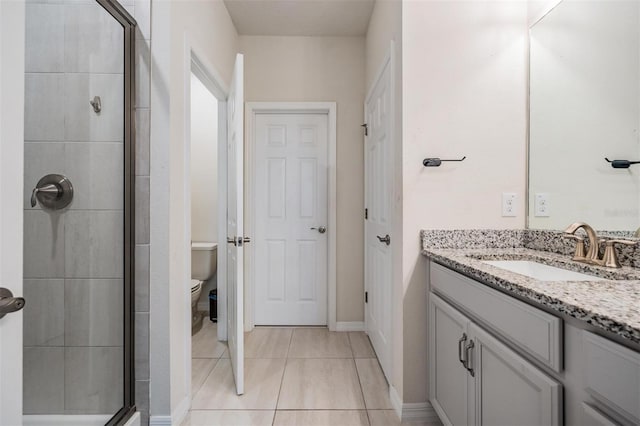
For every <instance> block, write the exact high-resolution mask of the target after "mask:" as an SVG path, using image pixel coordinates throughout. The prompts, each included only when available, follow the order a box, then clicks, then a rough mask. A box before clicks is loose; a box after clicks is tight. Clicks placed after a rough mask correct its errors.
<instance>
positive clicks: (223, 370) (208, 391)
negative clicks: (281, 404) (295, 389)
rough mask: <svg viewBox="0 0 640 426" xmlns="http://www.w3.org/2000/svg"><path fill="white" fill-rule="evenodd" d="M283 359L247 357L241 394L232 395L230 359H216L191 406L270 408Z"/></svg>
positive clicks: (233, 385) (277, 388) (272, 405)
mask: <svg viewBox="0 0 640 426" xmlns="http://www.w3.org/2000/svg"><path fill="white" fill-rule="evenodd" d="M284 365H285V360H284V359H247V360H245V363H244V373H245V375H244V389H245V393H244V395H240V396H238V395H236V385H235V382H234V379H233V372H232V371H231V361H230V360H228V359H220V360H219V361H218V363H217V364H216V366H215V367H214V368H213V370H212V371H211V374H209V377H207V379H206V380H205V382H204V384H203V385H202V387H201V388H200V390H199V391H198V393H196V395H195V397H194V398H193V402H192V404H191V407H192V408H193V409H231V410H273V409H275V408H276V403H277V401H278V391H279V389H280V383H281V381H282V374H283V371H284Z"/></svg>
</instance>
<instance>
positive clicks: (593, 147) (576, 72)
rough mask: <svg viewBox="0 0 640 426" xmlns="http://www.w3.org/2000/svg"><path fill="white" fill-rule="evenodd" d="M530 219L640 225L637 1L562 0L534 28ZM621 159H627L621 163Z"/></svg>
mask: <svg viewBox="0 0 640 426" xmlns="http://www.w3.org/2000/svg"><path fill="white" fill-rule="evenodd" d="M530 42H531V52H530V55H531V57H530V83H529V84H530V89H529V90H530V104H529V107H530V108H529V115H530V117H529V118H530V130H529V200H528V203H529V206H528V212H529V213H528V226H529V228H531V229H564V228H565V227H566V226H567V225H569V224H570V223H572V222H576V221H584V222H587V223H589V224H590V225H592V226H593V227H594V228H595V229H598V230H606V231H631V232H635V231H636V230H637V229H638V228H639V227H640V164H637V165H630V167H629V168H614V167H612V163H608V162H607V161H606V160H605V158H608V159H609V160H631V161H640V135H639V127H640V1H604V0H603V1H584V0H582V1H576V0H563V1H562V2H560V3H559V4H558V5H557V6H556V7H555V8H554V9H553V10H551V11H550V12H549V13H548V14H547V15H546V16H544V17H543V18H542V19H541V20H540V21H538V22H537V23H536V24H534V25H533V26H532V27H531V31H530ZM615 165H616V166H620V165H625V164H617V163H616V164H615Z"/></svg>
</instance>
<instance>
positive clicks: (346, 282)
mask: <svg viewBox="0 0 640 426" xmlns="http://www.w3.org/2000/svg"><path fill="white" fill-rule="evenodd" d="M239 42H240V52H241V53H243V54H244V55H245V100H246V101H247V102H251V101H254V102H261V101H262V102H267V101H270V102H280V101H282V102H286V101H290V102H295V101H297V102H301V101H308V102H311V101H318V102H321V101H331V102H337V132H338V135H337V179H338V182H337V187H338V188H337V190H338V194H337V210H338V211H337V221H338V224H337V226H338V229H337V235H338V241H337V249H338V253H337V256H338V262H337V320H338V321H363V320H364V307H363V305H364V304H363V294H364V281H363V242H362V241H363V236H364V229H363V222H362V214H363V206H364V189H363V188H364V180H363V175H364V162H363V142H364V135H363V132H362V128H361V127H360V125H361V124H362V123H363V115H364V112H363V111H364V96H365V95H364V91H365V87H364V86H365V85H364V73H365V46H364V38H363V37H262V36H241V37H240V38H239Z"/></svg>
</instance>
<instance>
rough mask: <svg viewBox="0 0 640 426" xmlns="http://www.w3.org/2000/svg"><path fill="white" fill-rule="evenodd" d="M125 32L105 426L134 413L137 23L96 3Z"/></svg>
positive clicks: (108, 4) (118, 8) (114, 7)
mask: <svg viewBox="0 0 640 426" xmlns="http://www.w3.org/2000/svg"><path fill="white" fill-rule="evenodd" d="M96 2H97V3H98V4H99V5H100V6H102V7H103V8H104V9H105V10H106V11H107V12H108V13H109V14H110V15H111V16H112V17H113V18H114V19H116V20H117V21H118V22H119V23H120V25H122V27H123V31H124V230H123V231H124V247H123V255H124V306H123V309H124V312H123V313H124V330H123V331H124V341H123V346H124V351H123V352H124V363H123V365H124V381H123V382H124V401H123V407H122V408H121V409H120V410H119V411H118V412H117V413H116V414H115V415H114V416H113V417H112V418H111V420H109V422H108V423H107V426H111V425H119V424H124V422H125V421H126V420H127V419H128V418H129V417H131V416H132V415H133V414H134V413H135V412H136V406H135V375H134V373H135V371H134V359H135V355H134V344H135V340H134V339H135V336H134V313H133V300H134V295H135V281H134V277H135V274H134V271H135V269H134V267H135V257H134V255H135V53H136V50H135V43H136V37H135V30H136V26H137V23H136V20H135V19H134V18H133V17H132V16H131V15H130V14H129V12H127V10H126V9H125V8H124V7H122V5H120V4H119V3H118V2H117V1H115V0H96Z"/></svg>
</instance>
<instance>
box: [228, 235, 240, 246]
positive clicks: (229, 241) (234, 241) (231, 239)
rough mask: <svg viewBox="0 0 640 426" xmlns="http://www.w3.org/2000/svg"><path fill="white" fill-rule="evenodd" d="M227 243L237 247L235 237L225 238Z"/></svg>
mask: <svg viewBox="0 0 640 426" xmlns="http://www.w3.org/2000/svg"><path fill="white" fill-rule="evenodd" d="M227 243H229V244H233V245H234V246H237V245H238V241H236V237H233V238H230V237H227Z"/></svg>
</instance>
